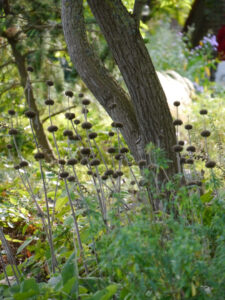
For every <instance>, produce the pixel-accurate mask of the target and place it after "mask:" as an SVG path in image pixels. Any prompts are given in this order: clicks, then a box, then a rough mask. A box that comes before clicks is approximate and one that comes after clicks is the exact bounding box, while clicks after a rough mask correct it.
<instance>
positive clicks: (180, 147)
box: [173, 145, 183, 152]
mask: <svg viewBox="0 0 225 300" xmlns="http://www.w3.org/2000/svg"><path fill="white" fill-rule="evenodd" d="M173 151H174V152H181V151H183V147H182V146H181V145H174V146H173Z"/></svg>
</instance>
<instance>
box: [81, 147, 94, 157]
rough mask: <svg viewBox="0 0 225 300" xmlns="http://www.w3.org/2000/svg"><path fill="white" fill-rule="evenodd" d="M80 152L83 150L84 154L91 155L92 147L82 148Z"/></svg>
mask: <svg viewBox="0 0 225 300" xmlns="http://www.w3.org/2000/svg"><path fill="white" fill-rule="evenodd" d="M80 152H81V154H82V155H90V153H91V149H90V148H88V147H84V148H82V149H81V150H80Z"/></svg>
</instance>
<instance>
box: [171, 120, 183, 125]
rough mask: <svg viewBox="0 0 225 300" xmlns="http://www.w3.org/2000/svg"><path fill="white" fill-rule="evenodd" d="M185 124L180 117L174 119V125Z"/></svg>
mask: <svg viewBox="0 0 225 300" xmlns="http://www.w3.org/2000/svg"><path fill="white" fill-rule="evenodd" d="M182 124H183V121H182V120H180V119H176V120H174V121H173V125H174V126H181V125H182Z"/></svg>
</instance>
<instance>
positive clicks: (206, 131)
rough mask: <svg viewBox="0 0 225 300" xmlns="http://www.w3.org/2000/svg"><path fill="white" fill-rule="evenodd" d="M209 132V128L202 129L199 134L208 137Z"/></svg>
mask: <svg viewBox="0 0 225 300" xmlns="http://www.w3.org/2000/svg"><path fill="white" fill-rule="evenodd" d="M210 134H211V132H210V131H209V130H203V131H202V132H201V136H203V137H209V136H210Z"/></svg>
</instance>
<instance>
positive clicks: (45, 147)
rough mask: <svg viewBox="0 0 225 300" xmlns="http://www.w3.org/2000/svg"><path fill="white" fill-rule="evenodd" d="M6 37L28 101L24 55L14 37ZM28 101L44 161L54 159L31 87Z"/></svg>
mask: <svg viewBox="0 0 225 300" xmlns="http://www.w3.org/2000/svg"><path fill="white" fill-rule="evenodd" d="M6 38H7V40H8V43H9V45H10V46H11V49H12V53H13V56H14V58H15V63H16V66H17V68H18V71H19V75H20V81H21V85H22V87H23V88H24V93H25V97H26V101H27V103H28V93H27V92H26V84H27V78H28V73H27V70H26V63H25V57H24V56H23V55H22V54H21V53H20V52H19V50H18V44H17V40H16V38H14V37H7V36H6ZM29 102H30V107H31V109H32V111H34V112H35V113H36V116H35V118H34V119H32V120H31V122H32V125H33V128H34V131H35V134H36V138H37V142H38V145H39V146H40V148H41V149H42V151H43V153H44V154H45V159H46V161H48V162H50V161H52V160H55V159H56V158H55V156H54V153H53V150H52V147H51V145H50V143H49V141H48V138H47V136H46V134H45V132H44V128H43V125H42V123H41V120H40V117H39V110H38V108H37V105H36V102H35V98H34V94H33V90H32V88H31V90H30V99H29Z"/></svg>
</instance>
